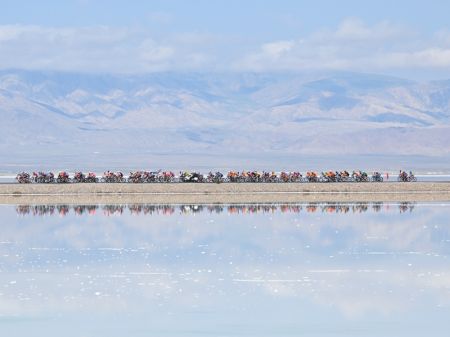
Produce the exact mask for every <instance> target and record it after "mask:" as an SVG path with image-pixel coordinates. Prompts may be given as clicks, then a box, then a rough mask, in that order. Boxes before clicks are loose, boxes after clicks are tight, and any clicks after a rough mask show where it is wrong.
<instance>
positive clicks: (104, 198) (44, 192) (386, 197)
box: [0, 182, 450, 204]
mask: <svg viewBox="0 0 450 337" xmlns="http://www.w3.org/2000/svg"><path fill="white" fill-rule="evenodd" d="M377 201H382V202H389V201H391V202H450V182H415V183H397V182H395V183H273V184H271V183H259V184H258V183H224V184H195V183H175V184H160V183H157V184H152V183H151V184H67V185H63V184H48V185H47V184H0V204H93V203H95V204H123V203H155V204H202V203H223V204H236V203H239V204H242V203H295V202H377Z"/></svg>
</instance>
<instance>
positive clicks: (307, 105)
mask: <svg viewBox="0 0 450 337" xmlns="http://www.w3.org/2000/svg"><path fill="white" fill-rule="evenodd" d="M0 114H1V116H2V123H1V124H0V155H1V156H2V157H3V158H5V157H8V156H9V157H14V156H18V157H20V156H21V155H31V154H32V155H35V156H45V155H47V154H49V153H53V154H70V153H76V154H92V153H103V154H107V155H111V156H114V155H117V154H120V153H128V154H130V153H136V154H139V153H166V154H189V153H201V154H214V155H220V154H223V155H232V154H237V155H242V156H244V157H245V154H255V153H261V154H265V155H271V154H277V155H279V154H282V155H286V156H301V155H319V156H327V155H407V156H409V155H425V156H449V155H450V146H449V141H450V80H447V81H430V82H417V81H412V80H407V79H400V78H394V77H389V76H383V75H373V74H361V73H342V72H340V73H322V74H312V73H311V74H305V73H209V74H203V73H181V72H178V73H152V74H143V75H108V74H82V73H61V72H49V71H47V72H44V71H24V70H3V71H0Z"/></svg>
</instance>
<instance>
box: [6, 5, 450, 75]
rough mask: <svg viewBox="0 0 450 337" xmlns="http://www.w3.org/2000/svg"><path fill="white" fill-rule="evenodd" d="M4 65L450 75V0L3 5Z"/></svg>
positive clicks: (58, 67)
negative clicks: (344, 71) (449, 14)
mask: <svg viewBox="0 0 450 337" xmlns="http://www.w3.org/2000/svg"><path fill="white" fill-rule="evenodd" d="M0 5H1V8H2V10H1V11H0V54H1V55H0V68H2V69H5V68H31V69H54V70H69V71H87V72H93V71H101V72H132V73H134V72H152V71H167V70H170V71H176V70H188V71H189V70H195V71H202V70H203V71H280V70H281V71H292V70H295V71H305V70H349V71H367V72H377V73H388V74H395V75H401V76H406V77H425V78H440V77H450V70H449V68H450V29H449V24H448V21H449V20H448V13H450V2H448V1H439V0H436V1H402V0H400V1H370V2H369V1H350V0H349V1H345V0H344V1H288V0H285V1H282V0H281V1H255V0H247V1H237V0H227V1H206V0H192V1H180V0H166V1H119V0H116V1H106V0H96V1H94V0H72V1H23V0H22V1H21V0H16V1H0Z"/></svg>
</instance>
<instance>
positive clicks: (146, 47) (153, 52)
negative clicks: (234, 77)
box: [0, 25, 207, 73]
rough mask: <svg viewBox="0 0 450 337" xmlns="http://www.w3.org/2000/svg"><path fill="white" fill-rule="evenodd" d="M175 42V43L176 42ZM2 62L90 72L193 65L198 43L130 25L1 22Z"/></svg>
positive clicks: (198, 56)
mask: <svg viewBox="0 0 450 337" xmlns="http://www.w3.org/2000/svg"><path fill="white" fill-rule="evenodd" d="M175 41H176V43H175ZM0 51H1V53H0V67H1V68H3V69H6V68H24V69H38V70H40V69H50V70H65V71H88V72H91V71H93V72H99V71H100V72H119V73H120V72H125V73H126V72H141V71H143V72H146V71H164V70H177V69H182V70H185V69H190V67H191V66H192V59H196V60H199V59H201V60H206V59H207V57H206V56H205V57H203V58H202V57H201V55H202V52H201V50H200V51H199V50H198V44H196V43H193V42H192V40H190V41H189V42H183V39H177V37H176V36H175V37H170V38H168V39H167V40H157V39H154V38H153V37H152V34H151V33H150V32H148V31H145V30H143V29H134V28H129V27H108V26H96V27H81V28H54V27H41V26H23V25H7V26H0Z"/></svg>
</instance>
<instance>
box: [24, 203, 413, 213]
mask: <svg viewBox="0 0 450 337" xmlns="http://www.w3.org/2000/svg"><path fill="white" fill-rule="evenodd" d="M414 205H415V203H410V202H403V203H398V204H392V203H389V204H384V203H382V202H375V203H353V204H344V203H308V204H252V205H177V206H174V205H154V204H129V205H18V206H17V207H16V212H17V214H19V215H23V216H28V215H31V216H51V215H57V216H66V215H68V214H70V213H73V214H76V215H97V214H101V215H106V216H109V215H122V214H124V213H128V214H131V215H153V214H157V215H172V214H175V213H177V212H178V213H183V214H194V213H204V212H207V213H216V214H219V213H228V214H257V213H300V212H307V213H315V212H318V213H349V212H350V213H365V212H377V213H378V212H383V211H386V210H392V208H394V207H396V208H397V209H398V211H399V213H405V212H412V211H413V210H414Z"/></svg>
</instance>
